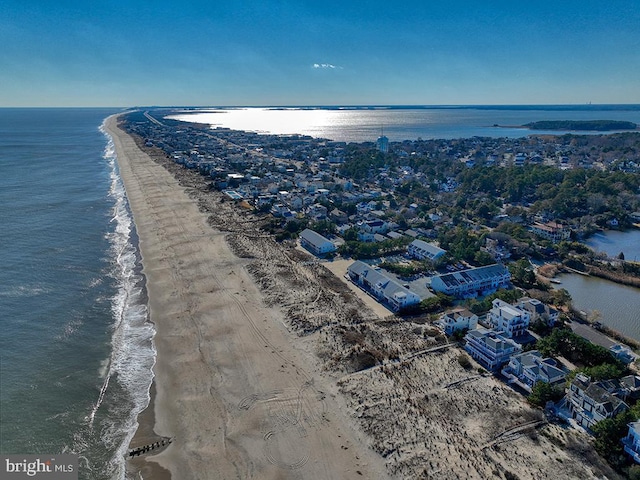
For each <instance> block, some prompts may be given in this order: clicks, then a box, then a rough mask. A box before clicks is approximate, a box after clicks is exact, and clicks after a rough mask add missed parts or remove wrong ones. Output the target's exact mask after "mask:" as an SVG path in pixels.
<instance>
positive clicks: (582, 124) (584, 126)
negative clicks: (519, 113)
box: [523, 120, 638, 132]
mask: <svg viewBox="0 0 640 480" xmlns="http://www.w3.org/2000/svg"><path fill="white" fill-rule="evenodd" d="M523 127H526V128H529V129H531V130H575V131H580V130H583V131H596V132H609V131H614V130H636V129H637V128H638V125H637V124H635V123H633V122H625V121H620V120H542V121H539V122H531V123H527V124H525V125H523Z"/></svg>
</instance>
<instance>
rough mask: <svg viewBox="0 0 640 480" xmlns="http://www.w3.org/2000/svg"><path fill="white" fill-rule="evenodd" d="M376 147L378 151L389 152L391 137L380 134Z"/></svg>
mask: <svg viewBox="0 0 640 480" xmlns="http://www.w3.org/2000/svg"><path fill="white" fill-rule="evenodd" d="M376 148H377V149H378V151H380V152H382V153H388V152H389V139H388V138H387V137H386V136H384V135H380V136H379V137H378V140H376Z"/></svg>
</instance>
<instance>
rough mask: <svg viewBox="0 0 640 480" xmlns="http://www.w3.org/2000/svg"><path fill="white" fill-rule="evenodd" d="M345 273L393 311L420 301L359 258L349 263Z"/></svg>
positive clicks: (416, 296)
mask: <svg viewBox="0 0 640 480" xmlns="http://www.w3.org/2000/svg"><path fill="white" fill-rule="evenodd" d="M347 274H348V275H349V278H350V279H351V281H352V282H353V283H355V284H356V285H358V286H360V287H361V288H362V289H363V290H365V291H367V292H369V293H371V294H372V295H373V296H374V297H375V298H376V299H377V300H378V301H379V302H380V303H382V304H383V305H385V306H387V307H388V308H389V309H391V310H392V311H394V312H398V311H400V310H402V309H404V308H407V307H410V306H412V305H416V304H418V303H420V297H419V296H418V295H416V294H415V293H413V292H412V291H411V290H409V289H408V288H405V287H404V286H402V285H401V284H400V283H398V282H397V281H396V280H393V279H392V278H390V277H387V276H386V275H385V274H384V273H382V272H381V271H379V270H376V269H375V268H374V267H372V266H371V265H369V264H367V263H364V262H361V261H360V260H358V261H356V262H354V263H352V264H351V265H349V267H348V268H347Z"/></svg>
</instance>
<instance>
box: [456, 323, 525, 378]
mask: <svg viewBox="0 0 640 480" xmlns="http://www.w3.org/2000/svg"><path fill="white" fill-rule="evenodd" d="M464 339H465V340H466V344H465V346H464V348H465V350H466V351H467V352H469V354H470V355H471V356H472V357H473V358H474V359H475V360H476V361H477V362H478V363H480V365H482V366H483V367H485V368H486V369H487V370H490V371H492V372H495V371H497V370H499V369H500V367H502V366H503V365H504V364H505V363H507V362H508V361H509V358H511V356H512V355H514V354H516V353H519V352H520V351H522V347H521V346H520V345H518V344H517V343H516V342H514V341H513V340H511V339H509V338H506V337H504V336H503V335H501V333H500V332H495V331H492V330H486V329H484V328H478V329H476V330H469V332H468V333H467V335H466V336H465V337H464Z"/></svg>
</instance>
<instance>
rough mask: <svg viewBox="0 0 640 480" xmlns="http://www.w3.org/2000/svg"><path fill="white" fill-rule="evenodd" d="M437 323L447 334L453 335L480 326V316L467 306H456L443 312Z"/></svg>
mask: <svg viewBox="0 0 640 480" xmlns="http://www.w3.org/2000/svg"><path fill="white" fill-rule="evenodd" d="M436 325H438V326H439V327H440V328H442V329H443V330H444V333H446V334H447V335H453V334H454V333H455V332H457V331H462V330H473V329H474V328H476V327H477V326H478V316H477V315H476V314H474V313H471V312H470V311H469V310H467V309H466V308H456V309H455V310H450V311H448V312H445V313H443V314H442V316H441V317H440V319H438V320H437V321H436Z"/></svg>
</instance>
